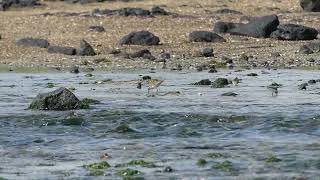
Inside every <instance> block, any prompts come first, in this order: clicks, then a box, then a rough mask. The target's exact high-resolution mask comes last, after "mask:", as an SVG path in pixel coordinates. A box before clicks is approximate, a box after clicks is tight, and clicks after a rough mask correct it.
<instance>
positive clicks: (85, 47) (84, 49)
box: [78, 39, 96, 56]
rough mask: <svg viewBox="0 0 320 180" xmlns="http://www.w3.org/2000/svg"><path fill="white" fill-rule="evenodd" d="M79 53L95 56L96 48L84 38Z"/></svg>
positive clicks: (80, 54)
mask: <svg viewBox="0 0 320 180" xmlns="http://www.w3.org/2000/svg"><path fill="white" fill-rule="evenodd" d="M78 55H79V56H95V55H96V52H94V49H93V48H92V46H91V45H90V44H89V43H88V42H87V41H85V40H84V39H82V40H81V41H80V49H79V51H78Z"/></svg>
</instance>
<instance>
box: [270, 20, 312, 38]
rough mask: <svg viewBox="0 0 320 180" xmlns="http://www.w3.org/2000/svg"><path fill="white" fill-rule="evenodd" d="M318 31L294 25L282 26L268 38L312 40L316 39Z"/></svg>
mask: <svg viewBox="0 0 320 180" xmlns="http://www.w3.org/2000/svg"><path fill="white" fill-rule="evenodd" d="M317 35H318V31H317V30H316V29H314V28H310V27H306V26H302V25H296V24H284V25H280V26H278V28H277V30H276V31H274V32H273V33H271V35H270V37H271V38H274V39H278V40H292V41H298V40H313V39H316V38H317Z"/></svg>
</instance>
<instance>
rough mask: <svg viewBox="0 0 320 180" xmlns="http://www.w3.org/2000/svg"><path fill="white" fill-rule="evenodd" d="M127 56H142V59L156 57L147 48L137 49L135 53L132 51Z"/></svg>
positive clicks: (153, 58)
mask: <svg viewBox="0 0 320 180" xmlns="http://www.w3.org/2000/svg"><path fill="white" fill-rule="evenodd" d="M129 57H130V58H143V59H149V60H155V59H156V58H155V57H154V56H153V55H152V54H151V52H150V51H149V50H148V49H143V50H140V51H137V52H135V53H132V54H131V55H129Z"/></svg>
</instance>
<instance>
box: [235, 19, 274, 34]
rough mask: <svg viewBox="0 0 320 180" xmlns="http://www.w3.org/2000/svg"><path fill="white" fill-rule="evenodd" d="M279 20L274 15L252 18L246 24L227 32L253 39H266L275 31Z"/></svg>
mask: <svg viewBox="0 0 320 180" xmlns="http://www.w3.org/2000/svg"><path fill="white" fill-rule="evenodd" d="M278 25H279V19H278V16H276V15H269V16H262V17H257V18H254V19H253V20H252V21H250V22H249V23H247V24H244V25H240V26H238V27H236V28H234V29H231V30H230V31H229V33H230V34H233V35H242V36H250V37H255V38H268V37H270V34H271V33H272V32H273V31H275V30H276V29H277V27H278Z"/></svg>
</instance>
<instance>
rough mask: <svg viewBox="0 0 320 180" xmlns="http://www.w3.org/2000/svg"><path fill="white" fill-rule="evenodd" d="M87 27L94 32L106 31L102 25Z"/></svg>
mask: <svg viewBox="0 0 320 180" xmlns="http://www.w3.org/2000/svg"><path fill="white" fill-rule="evenodd" d="M89 29H90V30H92V31H96V32H105V31H106V30H105V29H104V27H103V26H90V27H89Z"/></svg>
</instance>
